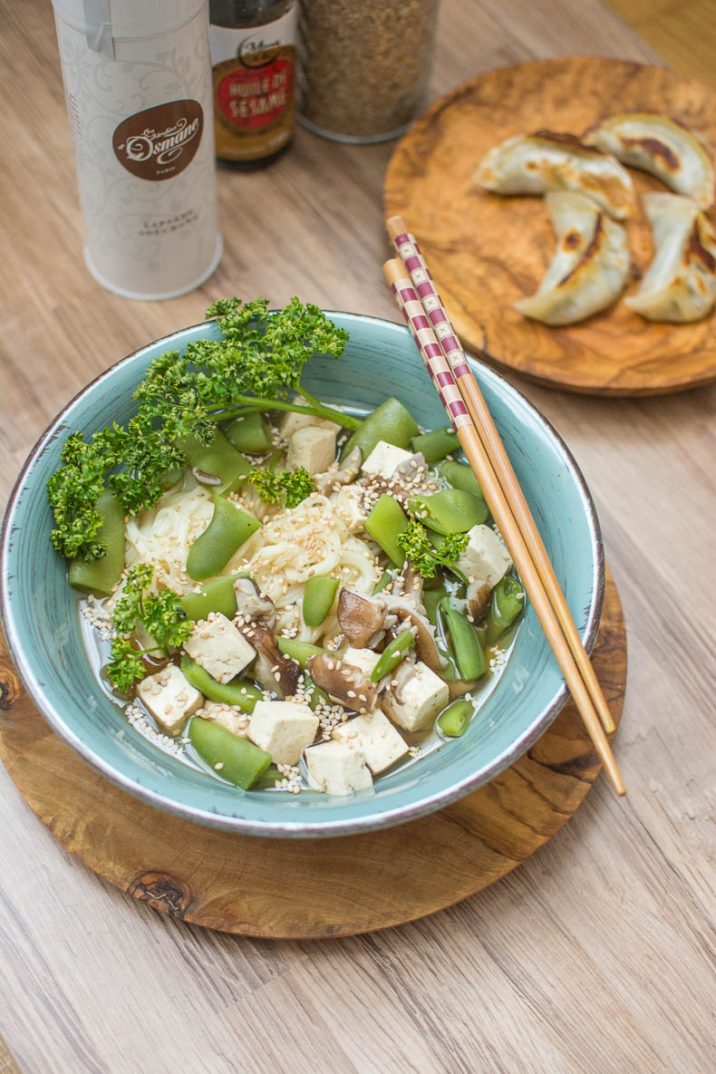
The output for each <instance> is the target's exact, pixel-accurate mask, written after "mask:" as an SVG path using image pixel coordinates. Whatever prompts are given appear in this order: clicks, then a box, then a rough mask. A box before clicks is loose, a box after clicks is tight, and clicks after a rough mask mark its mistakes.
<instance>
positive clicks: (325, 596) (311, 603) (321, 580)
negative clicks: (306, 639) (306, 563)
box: [303, 574, 341, 627]
mask: <svg viewBox="0 0 716 1074" xmlns="http://www.w3.org/2000/svg"><path fill="white" fill-rule="evenodd" d="M340 584H341V583H340V582H339V581H338V579H337V578H331V576H330V575H328V574H315V575H314V576H313V577H312V578H309V579H308V581H307V582H306V585H305V587H304V590H303V621H304V623H305V624H306V626H310V627H319V626H320V625H321V624H322V623H323V622H325V619H326V616H327V615H328V613H329V612H330V610H331V608H332V607H333V601H334V600H335V599H336V593H337V592H338V587H339V585H340Z"/></svg>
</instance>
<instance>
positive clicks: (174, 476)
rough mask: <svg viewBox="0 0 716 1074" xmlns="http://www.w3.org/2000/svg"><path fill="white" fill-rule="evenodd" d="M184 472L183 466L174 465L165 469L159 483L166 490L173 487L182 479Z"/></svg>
mask: <svg viewBox="0 0 716 1074" xmlns="http://www.w3.org/2000/svg"><path fill="white" fill-rule="evenodd" d="M183 473H184V467H183V466H172V467H170V469H169V470H165V471H164V473H163V474H162V476H161V477H160V478H159V484H160V485H161V486H162V488H163V489H164V491H165V492H166V491H167V490H168V489H170V488H173V487H174V485H176V483H177V481H180V480H181V477H182V475H183Z"/></svg>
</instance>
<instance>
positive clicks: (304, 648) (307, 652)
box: [276, 634, 323, 669]
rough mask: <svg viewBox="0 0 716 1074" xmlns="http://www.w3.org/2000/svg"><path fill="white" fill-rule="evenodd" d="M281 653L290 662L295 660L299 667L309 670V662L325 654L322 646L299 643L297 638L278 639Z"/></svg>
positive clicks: (308, 642) (279, 637)
mask: <svg viewBox="0 0 716 1074" xmlns="http://www.w3.org/2000/svg"><path fill="white" fill-rule="evenodd" d="M276 641H277V643H278V648H279V652H282V653H283V655H284V656H287V657H288V658H289V660H295V661H296V663H297V664H298V665H299V667H302V668H304V669H305V668H307V667H308V661H309V660H310V659H311V657H312V656H318V654H319V653H322V652H323V649H321V647H320V645H311V643H310V641H299V640H298V639H297V638H282V637H281V635H280V634H279V636H278V637H277V638H276Z"/></svg>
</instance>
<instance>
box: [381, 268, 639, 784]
mask: <svg viewBox="0 0 716 1074" xmlns="http://www.w3.org/2000/svg"><path fill="white" fill-rule="evenodd" d="M384 271H385V275H386V279H387V280H388V283H389V284H390V285H391V287H392V289H393V292H394V295H395V298H396V302H397V304H398V306H399V307H400V309H401V311H402V312H403V315H404V317H405V319H406V322H407V324H408V327H409V329H410V331H411V333H412V335H413V338H414V340H415V342H416V344H417V346H418V349H419V351H420V354H421V356H422V358H423V360H424V362H425V365H426V368H427V371H428V373H429V375H430V377H431V379H432V381H433V383H434V384H435V387H436V389H437V392H438V395H439V397H440V400H441V402H442V404H443V407H444V408H445V411H446V413H447V415H448V418H449V419H450V422H451V424H452V426H453V428H454V430H455V432H456V434H457V437H458V439H459V441H460V446H461V447H462V449H463V451H464V453H465V455H466V457H467V459H468V461H469V463H470V465H471V467H472V469H473V471H474V473H475V475H476V477H477V479H478V481H479V482H480V485H481V487H482V489H483V491H484V493H485V499H486V500H487V503H488V506H489V507H490V510H491V512H492V515H493V517H494V519H495V521H496V522H497V525H498V526H499V528H500V531H501V533H502V535H503V537H504V538H505V542H506V544H507V547H508V549H509V551H510V554H511V556H512V559H513V561H514V563H515V566H516V567H517V570H518V572H519V575H520V578H521V580H522V584H523V585H524V587H525V590H526V592H527V595H528V597H529V598H530V601H531V603H532V606H533V608H534V610H535V614H536V615H537V618H538V619H539V621H540V623H541V625H542V629H543V630H544V632H545V635H546V637H547V640H548V641H549V644H550V646H551V648H552V651H553V653H554V655H555V659H556V660H557V663H558V665H559V667H560V669H561V671H562V674H563V675H564V678H565V681H566V683H567V686H568V687H569V690H570V692H571V694H572V697H573V698H574V701H575V704H576V705H577V708H578V710H579V713H580V715H581V717H582V720H583V721H584V724H585V727H586V728H587V731H588V733H589V737H590V738H591V740H592V743H593V745H594V748H595V750H596V751H597V754H598V755H599V758H600V760H601V761H602V764H603V765H604V768H605V770H606V772H607V774H608V776H609V778H610V780H611V782H612V785H613V786H614V789H615V790H616V792H617V794H620V795H621V794H625V793H626V789H625V787H624V783H623V780H622V778H621V774H620V772H619V769H618V768H617V764H616V761H615V759H614V755H613V753H612V751H611V747H610V745H609V740H608V739H607V736H606V734H605V733H604V729H603V727H602V724H601V722H600V719H599V716H598V714H597V711H596V709H595V706H594V704H593V702H592V699H591V697H590V694H589V691H588V689H587V686H586V684H585V681H584V679H583V677H582V675H581V673H580V670H579V667H578V665H577V663H576V662H575V659H574V657H573V655H572V652H571V650H570V647H569V645H568V643H567V640H566V638H565V635H564V634H563V632H562V629H561V628H560V624H559V621H558V619H557V617H556V615H555V611H554V609H553V607H552V604H551V602H550V599H549V596H548V594H547V591H546V590H545V587H544V585H543V582H542V579H541V576H540V573H539V571H538V569H537V566H536V565H535V562H534V560H533V557H532V552H531V550H530V547H529V545H528V543H527V539H526V537H525V535H524V533H523V530H522V529H521V527H520V521H521V513H520V512H519V510H518V513H517V517H516V516H515V514H514V513H513V506H512V505H511V502H510V499H509V497H508V494H507V493H506V491H505V489H503V486H502V484H501V482H500V478H499V476H498V473H499V471H498V470H497V468H496V466H495V462H494V459H493V458H492V457H491V454H490V451H489V447H488V444H487V440H486V439H485V440H483V438H482V435H481V429H480V425H479V424H478V423H477V422H476V421H475V420H474V419H473V417H472V416H471V413H470V409H469V405H468V402H467V400H466V398H465V396H464V395H463V392H462V391H461V388H462V386H463V381H464V379H465V377H464V375H463V377H462V378H460V379H459V380H458V379H457V378H456V377H455V375H454V373H453V370H452V368H451V366H450V362H449V360H448V358H447V356H446V355H445V353H444V351H443V347H442V346H441V344H440V342H439V341H438V338H437V336H436V334H435V331H434V329H433V326H432V324H431V322H430V320H429V318H428V316H427V314H426V310H425V308H424V305H423V303H422V301H421V299H420V297H419V295H418V294H417V291H416V289H415V287H414V286H413V283H412V281H411V279H410V277H409V276H408V271H407V269H406V268H405V267H404V265H403V264H402V263H401V262H400V261H398V260H391V261H388V262H386V264H385V265H384ZM448 324H449V322H448ZM445 335H448V333H447V332H445ZM463 362H464V356H463ZM464 364H465V365H466V366H467V363H466V362H464ZM458 368H459V365H458ZM468 370H469V367H468ZM518 519H519V520H520V521H518Z"/></svg>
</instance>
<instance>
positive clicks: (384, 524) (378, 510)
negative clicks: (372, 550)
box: [365, 495, 408, 567]
mask: <svg viewBox="0 0 716 1074" xmlns="http://www.w3.org/2000/svg"><path fill="white" fill-rule="evenodd" d="M407 526H408V519H407V518H406V515H405V512H404V511H403V508H402V507H401V506H400V504H399V503H398V501H397V500H394V499H393V497H392V496H388V495H384V496H381V497H380V499H378V500H377V501H376V503H375V505H374V507H373V510H372V511H371V512H370V514H369V515H368V517H367V519H366V520H365V528H366V530H367V531H368V533H369V534H370V535H371V537H372V538H373V540H374V541H376V542H377V543H378V544H379V545H380V547H381V548H382V549H383V551H384V552H385V553H386V555H387V556H388V557H389V559H390V560H391V561H392V562H393V563H394V564H395V565H396V567H402V566H403V563H404V562H405V552H404V551H403V550H402V548H399V547H398V536H399V534H401V533H402V532H403V530H404V529H406V528H407Z"/></svg>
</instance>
